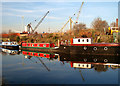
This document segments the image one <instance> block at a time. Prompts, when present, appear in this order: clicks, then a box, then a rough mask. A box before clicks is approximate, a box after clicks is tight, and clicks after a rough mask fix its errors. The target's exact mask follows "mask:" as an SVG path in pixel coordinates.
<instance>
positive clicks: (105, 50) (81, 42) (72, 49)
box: [59, 38, 120, 55]
mask: <svg viewBox="0 0 120 86" xmlns="http://www.w3.org/2000/svg"><path fill="white" fill-rule="evenodd" d="M59 49H60V50H62V53H69V54H83V55H120V43H93V42H92V38H72V39H71V44H70V45H60V48H59Z"/></svg>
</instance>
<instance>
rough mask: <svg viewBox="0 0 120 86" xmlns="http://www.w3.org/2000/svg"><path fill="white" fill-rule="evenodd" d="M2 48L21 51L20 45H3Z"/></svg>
mask: <svg viewBox="0 0 120 86" xmlns="http://www.w3.org/2000/svg"><path fill="white" fill-rule="evenodd" d="M2 48H6V49H10V50H19V45H16V46H11V45H7V46H6V45H2Z"/></svg>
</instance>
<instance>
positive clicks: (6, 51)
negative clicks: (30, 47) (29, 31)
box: [0, 48, 20, 55]
mask: <svg viewBox="0 0 120 86" xmlns="http://www.w3.org/2000/svg"><path fill="white" fill-rule="evenodd" d="M0 52H1V53H2V55H17V54H18V55H19V54H20V51H19V50H10V49H5V48H0Z"/></svg>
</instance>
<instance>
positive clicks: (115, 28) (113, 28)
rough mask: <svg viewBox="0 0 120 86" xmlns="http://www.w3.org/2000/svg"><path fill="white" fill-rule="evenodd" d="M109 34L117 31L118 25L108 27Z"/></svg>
mask: <svg viewBox="0 0 120 86" xmlns="http://www.w3.org/2000/svg"><path fill="white" fill-rule="evenodd" d="M108 30H109V34H113V33H114V32H116V33H118V30H119V28H118V27H109V28H108Z"/></svg>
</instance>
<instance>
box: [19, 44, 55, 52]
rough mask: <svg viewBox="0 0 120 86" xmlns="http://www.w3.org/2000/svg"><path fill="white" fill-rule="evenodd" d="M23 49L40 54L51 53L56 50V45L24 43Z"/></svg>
mask: <svg viewBox="0 0 120 86" xmlns="http://www.w3.org/2000/svg"><path fill="white" fill-rule="evenodd" d="M21 49H22V50H30V51H38V52H51V51H52V50H53V49H55V45H54V43H22V46H21Z"/></svg>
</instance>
